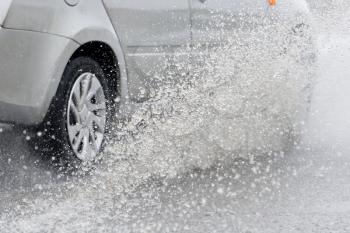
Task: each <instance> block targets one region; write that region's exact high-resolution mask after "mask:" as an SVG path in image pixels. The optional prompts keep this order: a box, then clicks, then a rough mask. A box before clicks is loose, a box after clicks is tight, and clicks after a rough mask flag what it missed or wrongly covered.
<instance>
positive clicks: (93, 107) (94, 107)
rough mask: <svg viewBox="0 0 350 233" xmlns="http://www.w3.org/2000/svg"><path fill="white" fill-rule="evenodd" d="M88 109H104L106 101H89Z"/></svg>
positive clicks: (92, 110) (93, 110)
mask: <svg viewBox="0 0 350 233" xmlns="http://www.w3.org/2000/svg"><path fill="white" fill-rule="evenodd" d="M88 109H89V111H91V112H95V111H100V110H106V103H97V104H92V103H89V104H88Z"/></svg>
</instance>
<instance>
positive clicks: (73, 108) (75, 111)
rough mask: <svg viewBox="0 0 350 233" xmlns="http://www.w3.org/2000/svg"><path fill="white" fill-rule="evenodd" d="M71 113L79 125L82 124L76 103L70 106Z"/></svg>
mask: <svg viewBox="0 0 350 233" xmlns="http://www.w3.org/2000/svg"><path fill="white" fill-rule="evenodd" d="M69 113H71V114H72V115H73V116H74V119H75V120H76V122H77V123H80V113H79V110H78V108H77V106H76V105H75V103H74V102H72V103H71V104H70V106H69Z"/></svg>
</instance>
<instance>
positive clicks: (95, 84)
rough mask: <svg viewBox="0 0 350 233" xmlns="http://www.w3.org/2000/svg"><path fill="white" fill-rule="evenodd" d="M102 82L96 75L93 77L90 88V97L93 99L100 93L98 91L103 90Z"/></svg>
mask: <svg viewBox="0 0 350 233" xmlns="http://www.w3.org/2000/svg"><path fill="white" fill-rule="evenodd" d="M101 89H102V88H101V84H100V83H99V81H98V79H97V78H96V76H94V78H92V79H91V86H90V89H89V98H90V99H91V98H92V97H94V96H95V97H97V95H99V94H100V93H98V92H99V91H100V90H101Z"/></svg>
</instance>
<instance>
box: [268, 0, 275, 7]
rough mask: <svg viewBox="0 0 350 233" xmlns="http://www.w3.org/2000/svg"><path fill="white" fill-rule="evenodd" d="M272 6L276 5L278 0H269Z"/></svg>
mask: <svg viewBox="0 0 350 233" xmlns="http://www.w3.org/2000/svg"><path fill="white" fill-rule="evenodd" d="M269 4H270V6H276V4H277V0H269Z"/></svg>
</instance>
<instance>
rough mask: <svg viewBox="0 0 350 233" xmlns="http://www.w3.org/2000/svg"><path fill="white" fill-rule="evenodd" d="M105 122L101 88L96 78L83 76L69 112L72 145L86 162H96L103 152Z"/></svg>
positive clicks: (74, 86)
mask: <svg viewBox="0 0 350 233" xmlns="http://www.w3.org/2000/svg"><path fill="white" fill-rule="evenodd" d="M106 121H107V110H106V97H105V94H104V92H103V88H102V85H101V83H100V81H99V80H98V78H97V77H96V76H95V75H94V74H92V73H89V72H87V73H83V74H82V75H80V76H79V78H78V79H77V80H76V81H75V83H74V85H73V88H72V90H71V93H70V97H69V101H68V109H67V130H68V137H69V142H70V145H71V147H72V149H73V151H74V153H75V155H76V156H77V157H78V158H79V159H80V160H82V161H83V162H91V161H93V160H95V159H96V157H97V156H98V154H99V152H100V151H101V149H102V144H103V140H104V137H105V127H106Z"/></svg>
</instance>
